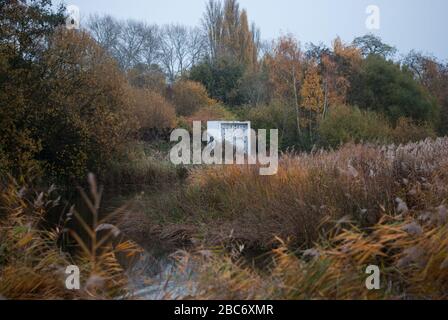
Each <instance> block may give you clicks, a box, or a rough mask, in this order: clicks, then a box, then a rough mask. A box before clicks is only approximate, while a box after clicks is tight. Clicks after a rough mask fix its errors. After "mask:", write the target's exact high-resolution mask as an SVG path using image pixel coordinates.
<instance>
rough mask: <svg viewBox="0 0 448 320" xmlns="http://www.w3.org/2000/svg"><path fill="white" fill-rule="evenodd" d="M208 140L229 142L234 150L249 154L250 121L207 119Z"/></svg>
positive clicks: (223, 143) (210, 141)
mask: <svg viewBox="0 0 448 320" xmlns="http://www.w3.org/2000/svg"><path fill="white" fill-rule="evenodd" d="M207 134H208V142H209V143H213V142H215V141H219V142H221V144H222V145H223V148H224V145H225V142H226V141H227V142H230V143H231V144H232V145H233V146H234V148H235V149H236V150H239V151H242V150H243V151H244V154H246V155H250V152H251V150H252V149H251V146H252V141H251V127H250V121H208V122H207Z"/></svg>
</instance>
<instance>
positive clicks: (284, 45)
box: [266, 35, 303, 134]
mask: <svg viewBox="0 0 448 320" xmlns="http://www.w3.org/2000/svg"><path fill="white" fill-rule="evenodd" d="M302 59H303V57H302V51H301V49H300V46H299V43H298V41H297V40H296V39H295V38H294V37H293V36H291V35H289V36H284V37H281V38H280V39H279V40H278V41H277V42H276V44H275V46H274V50H273V54H272V56H268V57H267V58H266V62H267V65H268V68H269V74H270V81H271V84H272V86H273V89H274V92H275V94H276V96H277V97H278V98H280V99H281V100H286V102H288V104H289V105H290V106H293V108H294V109H295V112H296V121H297V132H298V134H300V133H301V129H300V101H299V99H300V94H299V93H300V88H301V85H302V80H303V76H302V62H303V61H302Z"/></svg>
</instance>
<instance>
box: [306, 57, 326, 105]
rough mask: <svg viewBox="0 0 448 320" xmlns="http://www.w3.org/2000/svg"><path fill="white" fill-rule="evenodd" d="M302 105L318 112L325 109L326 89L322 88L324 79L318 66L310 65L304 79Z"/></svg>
mask: <svg viewBox="0 0 448 320" xmlns="http://www.w3.org/2000/svg"><path fill="white" fill-rule="evenodd" d="M300 95H301V97H302V106H303V107H304V108H305V109H307V110H311V111H314V112H316V113H322V112H323V110H324V91H323V90H322V79H321V76H320V75H319V73H318V70H317V66H315V65H313V64H312V65H310V66H309V67H308V70H307V72H306V75H305V79H304V81H303V85H302V89H301V91H300Z"/></svg>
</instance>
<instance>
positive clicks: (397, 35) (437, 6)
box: [56, 0, 448, 60]
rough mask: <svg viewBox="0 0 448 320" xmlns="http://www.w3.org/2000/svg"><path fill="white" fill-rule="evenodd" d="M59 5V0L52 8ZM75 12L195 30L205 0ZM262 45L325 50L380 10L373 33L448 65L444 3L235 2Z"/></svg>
mask: <svg viewBox="0 0 448 320" xmlns="http://www.w3.org/2000/svg"><path fill="white" fill-rule="evenodd" d="M58 1H59V2H61V0H57V1H56V2H58ZM63 2H64V3H65V4H68V5H69V4H72V5H76V6H78V7H79V9H80V12H81V21H83V20H85V18H86V17H88V16H89V15H90V14H92V13H99V14H110V15H112V16H115V17H117V18H120V19H128V18H132V19H137V20H143V21H146V22H148V23H157V24H165V23H181V24H186V25H191V26H194V25H198V24H199V23H200V20H201V17H202V14H203V12H204V8H205V5H206V0H64V1H63ZM239 2H240V5H241V7H242V8H245V9H247V11H248V14H249V19H250V20H251V21H254V22H255V23H256V24H257V25H258V26H259V27H260V29H261V35H262V38H263V39H266V40H268V39H273V38H275V37H277V36H279V35H281V34H286V33H292V34H294V35H296V36H297V37H298V38H299V40H300V41H301V42H302V43H307V42H314V43H319V42H323V43H325V44H327V45H329V44H330V43H331V41H332V39H334V38H335V37H336V36H338V35H339V36H340V37H341V38H342V39H343V40H344V41H347V42H348V41H352V40H353V38H354V37H356V36H360V35H364V34H366V33H369V32H371V31H370V30H368V29H367V28H366V26H365V21H366V19H367V17H368V14H367V13H366V8H367V6H369V5H376V6H378V7H379V9H380V18H381V20H380V29H379V30H377V31H374V33H375V34H377V35H379V36H380V37H381V38H382V39H383V40H384V41H385V42H387V43H389V44H392V45H394V46H396V47H397V48H398V49H399V51H400V53H402V54H403V53H407V52H409V51H410V50H411V49H416V50H418V51H423V52H425V53H432V54H434V55H436V56H437V57H439V58H440V59H443V60H448V41H447V40H448V35H447V33H448V17H447V16H448V0H239Z"/></svg>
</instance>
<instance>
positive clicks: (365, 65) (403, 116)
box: [0, 0, 448, 179]
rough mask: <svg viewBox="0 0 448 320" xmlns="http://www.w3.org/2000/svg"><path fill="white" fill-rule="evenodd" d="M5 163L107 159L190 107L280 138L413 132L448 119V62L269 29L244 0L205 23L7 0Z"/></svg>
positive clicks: (217, 10)
mask: <svg viewBox="0 0 448 320" xmlns="http://www.w3.org/2000/svg"><path fill="white" fill-rule="evenodd" d="M0 14H1V17H2V18H1V19H0V27H1V28H0V74H1V76H0V104H1V106H0V173H1V174H2V176H4V175H5V174H13V175H19V174H24V173H27V172H29V171H30V170H35V169H37V171H40V172H42V173H44V174H45V175H46V176H48V177H51V178H54V179H61V178H62V179H74V178H79V177H84V176H85V174H86V172H87V171H93V172H97V173H101V172H107V169H108V166H109V165H110V162H111V160H117V159H121V158H126V152H127V147H128V145H129V143H130V142H132V141H135V140H136V139H139V138H140V137H142V136H145V132H147V131H148V130H150V129H154V128H160V129H164V128H174V127H176V126H185V127H189V126H190V122H191V120H203V121H205V120H209V119H213V120H225V119H241V120H251V121H252V122H253V124H254V127H255V128H265V129H270V128H276V129H279V131H280V139H281V146H282V147H283V148H290V147H293V148H296V149H300V150H310V149H311V148H312V147H313V146H315V145H320V146H332V147H336V146H338V145H339V144H340V143H342V142H348V141H381V142H405V141H409V140H416V139H420V138H422V137H426V136H433V135H436V134H439V135H443V134H446V133H447V132H448V124H447V123H448V65H447V64H444V63H441V62H439V61H438V60H437V59H435V58H434V57H430V56H426V55H423V54H421V53H417V52H411V53H410V54H409V55H408V56H407V57H406V58H405V59H403V60H400V61H394V60H392V57H394V55H395V53H396V50H395V49H394V48H393V47H391V46H389V45H387V44H384V43H383V42H382V41H381V40H380V39H379V38H377V37H375V36H373V35H367V36H364V37H360V38H357V39H355V40H354V41H353V43H350V44H346V43H343V42H342V41H341V40H340V39H339V38H338V39H336V40H335V41H334V42H333V45H332V46H331V47H330V48H329V47H326V46H324V45H313V44H309V45H307V46H305V47H302V46H301V44H300V42H299V41H298V40H297V38H295V37H294V36H292V35H284V36H281V37H279V38H278V39H276V40H274V41H272V42H266V41H261V36H260V31H259V29H258V28H257V27H256V25H255V24H253V23H250V20H249V17H248V14H247V12H246V11H245V10H243V9H241V8H240V7H239V4H238V2H237V1H236V0H226V1H224V2H221V1H217V0H210V1H209V2H208V3H207V6H206V11H205V13H204V16H203V19H202V23H201V25H200V26H198V27H186V26H182V25H165V26H157V25H150V24H146V23H143V22H139V21H134V20H127V21H120V20H116V19H114V18H113V17H110V16H92V17H90V18H89V20H88V22H87V24H86V25H85V26H83V28H82V29H81V30H67V29H66V28H65V27H64V22H65V17H64V8H63V7H61V8H58V9H54V8H53V6H52V3H51V0H8V1H2V2H1V4H0Z"/></svg>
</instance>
